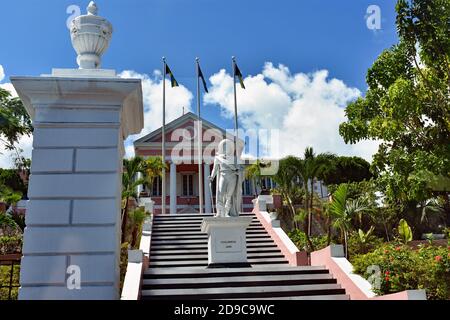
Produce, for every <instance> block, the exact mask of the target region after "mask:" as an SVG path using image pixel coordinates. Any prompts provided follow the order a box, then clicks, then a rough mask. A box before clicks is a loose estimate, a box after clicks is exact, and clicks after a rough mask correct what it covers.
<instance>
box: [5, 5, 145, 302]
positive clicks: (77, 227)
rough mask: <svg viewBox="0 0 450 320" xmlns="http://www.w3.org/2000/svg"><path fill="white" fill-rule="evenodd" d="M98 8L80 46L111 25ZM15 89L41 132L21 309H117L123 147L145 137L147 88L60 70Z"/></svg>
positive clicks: (104, 75) (20, 80) (22, 81)
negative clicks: (47, 304)
mask: <svg viewBox="0 0 450 320" xmlns="http://www.w3.org/2000/svg"><path fill="white" fill-rule="evenodd" d="M94 6H95V5H94ZM94 6H93V5H92V4H91V5H90V10H91V11H89V12H90V14H89V15H86V16H81V17H79V18H80V19H82V21H81V23H80V24H79V25H77V28H78V32H77V33H76V35H75V36H80V37H81V36H82V35H83V31H84V29H83V27H84V25H83V23H89V28H92V25H93V23H96V22H98V21H100V22H99V23H101V24H105V22H104V20H102V19H101V18H100V17H97V16H95V15H93V13H96V7H94ZM86 17H87V18H86ZM77 19H78V18H77ZM83 19H85V20H83ZM83 21H84V22H83ZM106 27H107V25H106ZM106 27H105V28H106ZM73 30H74V29H72V32H73ZM99 30H100V31H102V34H101V35H99V37H104V36H105V34H106V33H105V32H106V31H107V28H106V29H99ZM100 31H99V32H100ZM89 33H90V35H92V29H90V30H89ZM75 36H74V37H75ZM92 39H93V38H92V37H91V40H92ZM72 40H73V42H75V41H76V40H74V39H72ZM94 42H95V41H94ZM87 43H89V41H88V42H87ZM85 44H86V43H85ZM74 46H75V44H74ZM97 47H98V48H103V50H104V49H105V48H104V47H101V46H97ZM76 48H77V46H76ZM87 50H90V49H89V48H87ZM77 51H79V50H77ZM78 53H79V63H80V66H83V65H85V64H88V65H89V63H88V62H89V61H90V60H93V61H94V62H93V65H95V66H96V67H98V65H99V63H100V59H99V57H98V59H97V58H96V57H95V55H94V54H92V52H90V53H89V54H86V55H84V54H83V53H82V52H81V53H80V52H78ZM99 55H100V53H99ZM11 81H12V83H13V85H14V87H15V89H16V90H17V93H18V94H19V97H20V98H21V100H22V101H23V103H24V105H25V107H26V109H27V111H28V113H29V114H30V116H31V117H32V119H33V126H34V133H33V139H34V140H33V153H32V165H31V176H30V181H29V189H28V196H29V198H30V201H29V205H28V207H27V212H26V225H27V227H26V229H25V233H24V244H23V250H22V252H23V258H22V263H21V272H20V285H21V288H20V291H19V299H118V298H119V257H120V234H121V214H120V213H121V210H120V209H121V189H122V182H121V179H122V157H123V155H124V146H123V141H124V139H125V138H126V137H128V136H129V135H130V134H137V133H139V132H140V131H141V129H142V127H143V106H142V87H141V80H138V79H121V78H118V77H116V76H115V72H114V71H113V70H101V69H56V70H53V73H52V75H50V76H41V77H11Z"/></svg>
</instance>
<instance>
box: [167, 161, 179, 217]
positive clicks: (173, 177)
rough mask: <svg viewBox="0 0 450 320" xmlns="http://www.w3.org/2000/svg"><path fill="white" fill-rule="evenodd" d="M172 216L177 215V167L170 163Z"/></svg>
mask: <svg viewBox="0 0 450 320" xmlns="http://www.w3.org/2000/svg"><path fill="white" fill-rule="evenodd" d="M169 184H170V214H176V213H177V165H176V164H175V162H173V161H172V162H171V163H170V183H169Z"/></svg>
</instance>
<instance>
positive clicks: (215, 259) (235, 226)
mask: <svg viewBox="0 0 450 320" xmlns="http://www.w3.org/2000/svg"><path fill="white" fill-rule="evenodd" d="M251 222H252V217H214V218H205V219H203V222H202V225H201V230H202V232H203V233H207V234H208V267H209V268H217V267H245V266H250V264H249V263H248V261H247V241H246V230H247V228H248V226H249V225H250V223H251Z"/></svg>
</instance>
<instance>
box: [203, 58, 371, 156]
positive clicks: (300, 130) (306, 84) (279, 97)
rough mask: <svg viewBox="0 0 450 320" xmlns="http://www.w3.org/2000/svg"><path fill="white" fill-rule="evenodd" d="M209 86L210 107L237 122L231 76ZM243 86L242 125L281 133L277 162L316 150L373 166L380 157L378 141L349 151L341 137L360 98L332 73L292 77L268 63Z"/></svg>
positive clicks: (221, 73)
mask: <svg viewBox="0 0 450 320" xmlns="http://www.w3.org/2000/svg"><path fill="white" fill-rule="evenodd" d="M209 80H210V82H211V84H212V86H211V89H210V93H209V94H206V95H205V97H204V102H205V104H211V105H217V106H219V107H220V108H221V112H222V115H223V116H224V117H228V118H231V117H233V114H234V97H233V80H232V76H231V75H230V74H228V73H226V71H225V70H223V69H222V70H220V71H219V72H217V73H216V74H214V75H212V76H211V77H210V78H209ZM244 82H245V86H246V89H245V90H244V89H242V88H241V87H240V86H239V85H238V86H237V95H238V115H239V120H240V123H241V124H242V126H243V127H244V129H246V130H249V129H258V128H260V129H278V130H279V139H277V141H278V143H279V145H278V146H277V148H276V150H278V151H277V152H275V154H273V156H287V155H297V156H301V155H302V154H303V152H304V150H305V148H306V147H308V146H312V147H314V150H315V151H316V152H332V153H336V154H338V155H356V156H361V157H363V158H365V159H367V160H369V161H370V160H371V159H372V155H373V154H374V153H375V152H376V150H377V148H378V143H377V142H375V141H365V142H361V143H358V144H355V145H347V144H345V143H344V141H343V139H342V137H341V136H340V135H339V124H340V123H342V122H343V121H345V120H346V117H345V107H346V105H347V104H348V103H349V102H351V101H353V100H355V99H356V98H358V97H359V96H360V95H361V92H360V91H359V90H358V89H357V88H352V87H349V86H347V85H346V84H345V83H344V82H343V81H341V80H339V79H335V78H330V77H329V72H328V71H327V70H318V71H315V72H312V73H291V72H290V70H289V68H288V67H286V66H284V65H282V64H279V65H278V66H274V65H273V63H271V62H267V63H265V65H264V66H263V68H262V71H261V72H260V73H258V74H256V75H249V76H247V77H246V78H245V80H244ZM272 143H274V142H272Z"/></svg>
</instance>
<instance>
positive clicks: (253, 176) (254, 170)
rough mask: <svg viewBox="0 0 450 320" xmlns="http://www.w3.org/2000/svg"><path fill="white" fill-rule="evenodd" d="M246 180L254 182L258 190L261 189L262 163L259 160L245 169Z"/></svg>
mask: <svg viewBox="0 0 450 320" xmlns="http://www.w3.org/2000/svg"><path fill="white" fill-rule="evenodd" d="M245 178H246V179H249V180H253V184H254V185H255V186H256V187H257V189H258V188H261V162H260V161H259V160H256V161H255V162H254V163H252V164H251V165H249V166H247V167H246V168H245Z"/></svg>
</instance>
